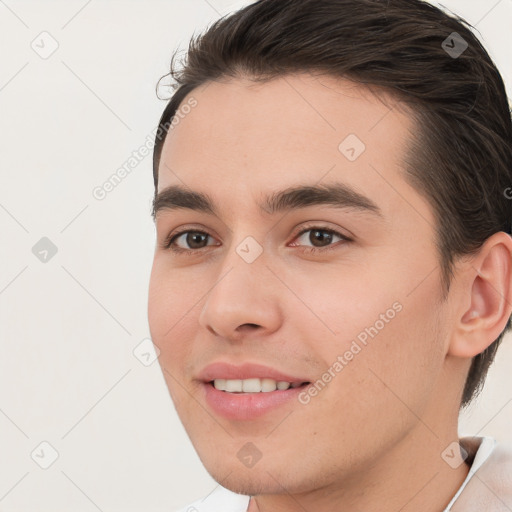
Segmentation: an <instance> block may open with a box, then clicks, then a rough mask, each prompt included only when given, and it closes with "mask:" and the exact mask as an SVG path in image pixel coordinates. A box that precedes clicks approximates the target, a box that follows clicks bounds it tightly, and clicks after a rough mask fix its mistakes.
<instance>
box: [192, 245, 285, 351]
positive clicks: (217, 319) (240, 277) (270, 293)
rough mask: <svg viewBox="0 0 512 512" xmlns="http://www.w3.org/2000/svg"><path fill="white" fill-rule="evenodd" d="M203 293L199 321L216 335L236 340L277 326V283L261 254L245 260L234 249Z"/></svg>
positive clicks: (279, 321) (265, 333)
mask: <svg viewBox="0 0 512 512" xmlns="http://www.w3.org/2000/svg"><path fill="white" fill-rule="evenodd" d="M233 253H234V254H232V255H231V256H230V257H229V258H226V259H225V260H224V262H223V265H222V267H221V271H220V272H219V273H218V277H217V279H216V280H215V282H214V283H213V285H212V287H211V290H210V291H209V292H208V294H207V296H206V300H205V303H204V305H203V308H202V310H201V313H200V315H199V324H200V325H201V326H202V327H204V328H206V329H207V330H208V331H210V332H211V333H212V334H214V335H215V336H220V337H222V338H225V339H228V340H231V341H238V340H240V339H242V338H245V337H247V336H250V335H251V333H254V335H256V336H258V337H261V336H264V335H268V334H271V333H272V332H275V331H276V330H278V329H279V326H280V325H281V322H282V312H281V309H280V305H279V300H278V293H279V284H280V283H279V282H278V280H277V279H276V277H275V276H274V275H273V274H272V272H271V271H270V270H269V269H268V268H267V266H266V262H265V258H264V256H263V255H261V256H260V257H259V258H258V259H257V260H256V261H253V262H252V263H247V262H245V261H244V260H243V259H242V258H240V257H239V256H238V254H236V253H235V251H233Z"/></svg>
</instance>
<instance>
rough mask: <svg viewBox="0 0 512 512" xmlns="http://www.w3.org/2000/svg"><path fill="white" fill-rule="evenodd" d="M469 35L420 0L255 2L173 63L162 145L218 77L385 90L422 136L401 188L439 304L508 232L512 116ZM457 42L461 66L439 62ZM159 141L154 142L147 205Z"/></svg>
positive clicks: (480, 376)
mask: <svg viewBox="0 0 512 512" xmlns="http://www.w3.org/2000/svg"><path fill="white" fill-rule="evenodd" d="M471 28H472V27H471V25H469V24H468V23H467V22H466V21H464V20H463V19H461V18H460V17H455V16H450V15H448V14H446V13H444V12H443V11H441V10H440V9H438V8H436V7H434V6H432V5H430V4H428V3H426V2H424V1H421V0H259V1H257V2H255V3H252V4H250V5H248V6H247V7H245V8H243V9H241V10H239V11H237V12H235V13H233V14H231V15H228V16H225V17H223V18H221V19H219V20H217V21H216V22H215V23H213V24H212V25H211V26H210V27H209V28H208V29H207V30H206V31H205V32H204V33H203V34H201V35H199V36H196V37H193V38H192V39H191V41H190V44H189V48H188V52H187V55H186V59H185V61H184V63H182V65H180V66H177V65H176V60H175V57H176V52H175V53H174V55H173V57H172V61H171V70H170V73H169V75H170V76H171V77H172V78H173V80H174V84H173V87H174V88H175V92H174V94H173V97H172V98H171V100H170V101H169V103H168V105H167V107H166V108H165V110H164V112H163V114H162V117H161V119H160V124H159V129H160V132H159V133H162V130H164V131H166V129H165V128H168V127H169V123H170V122H171V121H172V120H173V117H174V115H175V114H176V111H177V109H178V107H179V106H180V103H181V102H182V100H183V99H184V98H185V97H186V96H187V95H188V94H189V93H190V92H191V91H192V90H193V89H194V88H196V87H198V86H199V85H202V84H204V83H206V82H208V81H212V80H217V79H222V78H224V77H227V78H229V77H233V78H238V77H242V76H245V77H250V78H251V79H252V80H255V81H266V80H270V79H272V78H276V77H279V76H283V75H285V74H288V73H294V72H320V73H325V74H327V75H330V76H334V77H342V78H348V79H351V80H354V81H357V82H359V83H361V84H364V85H366V86H367V87H369V88H370V89H371V88H372V87H373V86H376V87H378V88H381V90H384V91H386V92H387V93H389V94H391V95H392V96H393V97H395V98H397V99H398V100H399V101H400V102H402V103H403V104H405V105H407V106H408V107H410V108H409V111H410V112H411V117H412V118H413V119H414V120H415V121H416V124H417V126H418V130H417V133H415V134H414V135H413V136H412V137H411V140H410V141H409V147H408V151H407V156H406V158H405V162H404V163H405V164H406V169H407V172H406V175H405V178H406V179H407V180H408V181H409V182H410V183H411V184H412V185H413V186H414V187H415V189H416V190H418V191H419V192H420V193H421V194H423V195H424V197H426V198H427V200H428V201H429V203H430V205H431V206H432V208H433V211H434V214H435V217H436V223H437V225H436V244H437V248H438V251H439V256H440V265H441V269H442V276H443V290H444V294H445V296H446V293H447V292H448V290H449V286H450V282H451V279H452V277H453V274H452V268H453V262H454V259H455V257H457V256H460V255H465V254H471V253H474V252H475V251H477V250H478V249H479V248H480V247H481V246H482V244H483V243H484V242H485V240H486V239H487V238H488V237H489V236H491V235H492V234H493V233H496V232H498V231H505V232H507V233H510V232H511V220H512V202H511V200H510V199H509V198H507V197H506V196H507V194H506V193H505V191H506V190H507V189H508V190H510V188H509V187H510V186H511V183H512V179H511V178H512V176H511V175H512V121H511V116H510V108H509V104H508V100H507V94H506V90H505V86H504V83H503V80H502V78H501V76H500V73H499V72H498V70H497V68H496V66H495V65H494V63H493V61H492V60H491V58H490V57H489V55H488V53H487V52H486V50H485V49H484V48H483V46H482V45H481V43H480V42H479V40H478V39H477V38H476V36H475V35H474V34H473V33H472V31H471ZM454 32H455V33H456V35H455V34H453V33H454ZM450 38H451V39H450ZM454 38H455V39H454ZM461 38H462V39H461ZM445 41H447V42H448V47H447V46H446V42H445ZM454 41H457V44H458V45H459V47H460V48H461V49H462V50H463V51H462V53H461V54H460V55H454V54H450V52H449V51H447V48H448V49H449V48H450V47H454V46H455V42H454ZM465 44H467V48H465V49H464V46H465ZM459 51H460V50H459ZM166 76H167V75H166ZM166 123H167V124H166ZM164 140H165V136H164V137H161V136H160V137H158V136H157V138H156V140H155V148H154V157H153V178H154V184H155V195H156V190H157V188H158V167H159V162H160V155H161V152H162V147H163V143H164ZM510 327H511V323H510V319H509V321H508V323H507V325H506V327H505V329H504V331H503V332H502V333H501V335H500V336H499V337H498V338H497V339H496V340H495V341H494V342H493V343H492V344H491V345H490V346H489V347H488V348H486V349H485V350H484V351H483V352H482V353H481V354H478V355H477V356H475V357H474V358H473V361H472V364H471V367H470V370H469V373H468V377H467V379H466V383H465V387H464V390H463V394H462V400H461V407H465V406H466V405H468V404H469V403H470V402H471V400H472V399H473V398H474V397H475V396H476V395H477V394H478V393H479V392H480V390H481V389H482V386H483V383H484V381H485V377H486V375H487V371H488V369H489V366H490V365H491V363H492V362H493V360H494V356H495V353H496V350H497V348H498V346H499V344H500V342H501V340H502V337H503V335H504V333H505V332H506V331H507V330H508V329H509V328H510Z"/></svg>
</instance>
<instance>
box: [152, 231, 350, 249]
mask: <svg viewBox="0 0 512 512" xmlns="http://www.w3.org/2000/svg"><path fill="white" fill-rule="evenodd" d="M308 231H322V232H324V233H329V234H330V235H335V236H338V237H339V238H341V240H342V241H345V242H352V239H351V238H349V237H347V236H345V235H342V234H341V233H340V232H338V231H335V230H334V229H330V228H326V227H322V226H310V227H307V228H305V229H303V230H302V231H300V232H299V233H298V234H297V235H295V237H294V240H295V239H296V238H300V237H301V236H302V235H303V234H304V233H307V232H308ZM186 233H196V234H200V235H206V236H209V237H211V235H210V234H209V233H206V232H205V231H200V230H194V229H185V230H183V231H180V232H178V233H171V234H170V235H169V236H167V237H166V239H165V240H164V242H163V245H162V247H163V248H164V249H167V250H170V251H172V252H174V253H177V254H184V255H185V254H186V255H192V253H194V254H197V253H198V252H199V251H201V250H202V249H206V248H207V247H209V246H206V247H201V248H199V249H183V248H181V247H177V246H175V245H174V241H175V240H176V239H177V238H179V237H180V236H181V235H184V234H186ZM212 238H213V237H212ZM210 247H211V246H210ZM297 247H301V250H302V251H303V252H305V253H307V254H313V253H317V252H326V251H330V250H333V249H336V248H337V247H338V246H337V245H335V244H329V245H327V246H325V247H309V246H297Z"/></svg>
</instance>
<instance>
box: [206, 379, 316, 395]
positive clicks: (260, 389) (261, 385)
mask: <svg viewBox="0 0 512 512" xmlns="http://www.w3.org/2000/svg"><path fill="white" fill-rule="evenodd" d="M208 384H210V385H211V386H213V387H214V388H215V389H216V390H217V391H224V392H226V393H234V394H249V393H251V394H252V393H271V392H273V391H286V390H288V389H297V388H300V387H304V386H307V385H309V384H311V383H310V382H286V381H276V380H274V379H259V378H250V379H214V380H211V381H209V382H208Z"/></svg>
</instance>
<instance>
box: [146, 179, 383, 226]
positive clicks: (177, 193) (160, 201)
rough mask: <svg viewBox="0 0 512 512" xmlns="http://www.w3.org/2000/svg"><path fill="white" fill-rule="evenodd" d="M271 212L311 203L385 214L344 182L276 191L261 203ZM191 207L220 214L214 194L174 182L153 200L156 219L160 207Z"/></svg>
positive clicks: (175, 208)
mask: <svg viewBox="0 0 512 512" xmlns="http://www.w3.org/2000/svg"><path fill="white" fill-rule="evenodd" d="M258 206H259V208H260V210H262V211H265V212H267V213H269V214H275V213H278V212H285V211H289V210H293V209H299V208H307V207H309V206H331V207H334V208H342V209H354V210H359V211H363V212H367V213H371V214H374V215H376V216H379V217H383V215H382V211H381V209H380V208H379V207H378V206H377V205H376V204H375V202H373V201H372V200H371V199H370V198H369V197H366V196H364V195H363V194H361V193H359V192H357V191H356V190H354V189H353V188H352V187H350V186H349V185H346V184H344V183H334V184H329V185H305V186H295V187H290V188H287V189H285V190H281V191H278V192H274V193H272V194H270V195H269V196H267V197H265V198H264V200H263V202H261V203H259V204H258ZM178 209H188V210H194V211H199V212H204V213H208V214H211V215H215V216H219V212H218V208H217V207H216V205H215V202H214V201H213V200H212V199H211V197H210V196H209V195H208V194H206V193H203V192H196V191H192V190H189V189H187V188H185V187H183V186H181V185H171V186H169V187H166V188H165V189H163V190H162V191H160V192H159V193H158V194H157V195H156V196H155V198H154V200H153V211H152V216H153V219H155V218H156V215H157V213H158V212H159V211H161V210H171V211H172V210H178Z"/></svg>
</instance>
